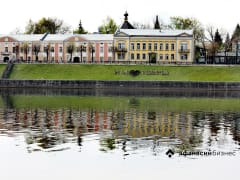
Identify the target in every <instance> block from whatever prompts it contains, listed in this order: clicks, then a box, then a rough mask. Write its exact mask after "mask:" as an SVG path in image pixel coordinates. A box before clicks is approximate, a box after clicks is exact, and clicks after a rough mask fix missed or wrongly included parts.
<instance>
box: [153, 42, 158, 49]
mask: <svg viewBox="0 0 240 180" xmlns="http://www.w3.org/2000/svg"><path fill="white" fill-rule="evenodd" d="M157 48H158V45H157V43H154V51H156V50H157Z"/></svg>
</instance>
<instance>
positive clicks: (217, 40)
mask: <svg viewBox="0 0 240 180" xmlns="http://www.w3.org/2000/svg"><path fill="white" fill-rule="evenodd" d="M214 42H215V43H217V45H218V46H221V45H222V37H221V35H220V34H219V32H218V29H217V31H216V32H215V35H214Z"/></svg>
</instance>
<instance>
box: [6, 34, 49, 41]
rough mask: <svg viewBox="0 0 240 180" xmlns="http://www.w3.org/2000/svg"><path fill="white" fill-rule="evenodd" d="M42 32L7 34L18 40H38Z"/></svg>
mask: <svg viewBox="0 0 240 180" xmlns="http://www.w3.org/2000/svg"><path fill="white" fill-rule="evenodd" d="M43 36H44V34H14V35H8V37H12V38H14V39H16V40H18V41H40V40H41V38H42V37H43Z"/></svg>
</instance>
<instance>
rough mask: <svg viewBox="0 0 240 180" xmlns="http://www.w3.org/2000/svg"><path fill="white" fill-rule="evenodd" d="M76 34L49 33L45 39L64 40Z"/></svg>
mask: <svg viewBox="0 0 240 180" xmlns="http://www.w3.org/2000/svg"><path fill="white" fill-rule="evenodd" d="M72 36H74V35H73V34H48V35H47V36H46V37H45V38H44V41H64V40H65V39H68V38H70V37H72Z"/></svg>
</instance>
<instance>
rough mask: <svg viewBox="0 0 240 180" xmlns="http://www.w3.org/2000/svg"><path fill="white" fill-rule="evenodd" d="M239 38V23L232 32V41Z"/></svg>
mask: <svg viewBox="0 0 240 180" xmlns="http://www.w3.org/2000/svg"><path fill="white" fill-rule="evenodd" d="M239 38H240V26H239V24H237V26H236V28H235V30H234V32H233V34H232V38H231V40H232V41H236V40H238V39H239Z"/></svg>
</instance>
